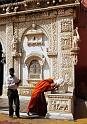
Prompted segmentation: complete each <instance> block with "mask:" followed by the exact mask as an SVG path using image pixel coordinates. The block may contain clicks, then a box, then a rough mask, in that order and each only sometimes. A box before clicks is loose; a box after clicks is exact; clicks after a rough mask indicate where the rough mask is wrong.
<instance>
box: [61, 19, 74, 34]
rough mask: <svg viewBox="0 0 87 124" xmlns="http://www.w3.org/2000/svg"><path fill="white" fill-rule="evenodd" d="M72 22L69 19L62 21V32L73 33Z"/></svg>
mask: <svg viewBox="0 0 87 124" xmlns="http://www.w3.org/2000/svg"><path fill="white" fill-rule="evenodd" d="M71 31H72V21H71V19H69V18H65V19H62V21H61V32H71Z"/></svg>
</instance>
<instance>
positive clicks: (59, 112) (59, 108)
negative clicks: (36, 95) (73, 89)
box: [46, 93, 73, 120]
mask: <svg viewBox="0 0 87 124" xmlns="http://www.w3.org/2000/svg"><path fill="white" fill-rule="evenodd" d="M47 101H48V113H47V115H46V117H47V118H52V119H68V120H73V94H72V93H65V94H48V100H47Z"/></svg>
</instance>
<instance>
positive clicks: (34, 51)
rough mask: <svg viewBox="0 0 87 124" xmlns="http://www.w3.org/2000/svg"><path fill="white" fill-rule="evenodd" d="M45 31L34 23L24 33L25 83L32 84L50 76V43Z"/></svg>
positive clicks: (23, 70)
mask: <svg viewBox="0 0 87 124" xmlns="http://www.w3.org/2000/svg"><path fill="white" fill-rule="evenodd" d="M44 32H45V31H44V30H43V29H42V28H41V27H39V26H37V25H36V24H32V26H31V27H30V28H29V29H27V30H26V31H25V33H24V35H23V55H22V64H21V65H23V67H22V66H21V70H22V72H21V73H22V75H23V76H22V79H23V82H24V85H28V86H32V85H34V84H36V82H37V81H39V80H42V79H44V78H48V77H49V76H50V70H49V58H48V54H47V52H48V45H49V41H48V38H47V36H46V35H45V33H44Z"/></svg>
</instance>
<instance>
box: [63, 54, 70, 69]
mask: <svg viewBox="0 0 87 124" xmlns="http://www.w3.org/2000/svg"><path fill="white" fill-rule="evenodd" d="M61 64H62V68H69V67H71V66H72V58H71V56H70V55H69V54H64V53H62V63H61Z"/></svg>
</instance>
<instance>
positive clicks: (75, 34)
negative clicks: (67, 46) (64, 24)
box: [72, 27, 80, 48]
mask: <svg viewBox="0 0 87 124" xmlns="http://www.w3.org/2000/svg"><path fill="white" fill-rule="evenodd" d="M79 40H80V37H79V33H78V27H76V28H75V29H74V32H73V42H72V48H77V47H78V41H79Z"/></svg>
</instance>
